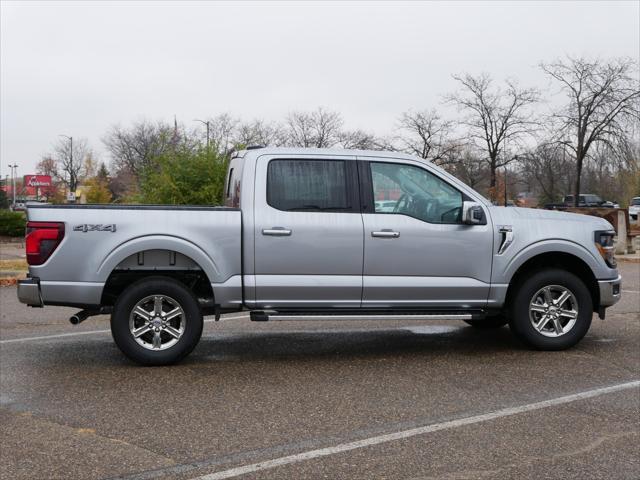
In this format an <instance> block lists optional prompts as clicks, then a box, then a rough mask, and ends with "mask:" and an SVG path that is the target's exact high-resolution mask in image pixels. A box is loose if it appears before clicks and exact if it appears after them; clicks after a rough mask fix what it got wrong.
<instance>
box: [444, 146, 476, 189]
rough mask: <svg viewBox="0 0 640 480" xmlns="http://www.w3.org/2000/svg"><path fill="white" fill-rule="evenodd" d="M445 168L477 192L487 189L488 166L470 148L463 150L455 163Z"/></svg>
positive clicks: (456, 157) (448, 164)
mask: <svg viewBox="0 0 640 480" xmlns="http://www.w3.org/2000/svg"><path fill="white" fill-rule="evenodd" d="M443 168H444V169H445V170H447V171H448V172H449V173H451V174H452V175H455V176H456V177H457V178H459V179H460V180H462V181H463V182H464V183H466V184H467V185H469V186H470V187H471V188H473V189H475V190H480V188H482V187H484V188H486V180H487V164H486V162H485V161H484V160H483V159H482V157H479V156H478V155H477V154H476V153H475V152H473V151H472V150H471V149H469V148H465V149H462V150H461V151H460V152H459V153H458V154H457V155H456V156H455V161H453V162H450V163H447V164H446V165H444V166H443Z"/></svg>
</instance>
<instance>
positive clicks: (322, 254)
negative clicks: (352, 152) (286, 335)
mask: <svg viewBox="0 0 640 480" xmlns="http://www.w3.org/2000/svg"><path fill="white" fill-rule="evenodd" d="M257 162H258V163H257V165H256V179H260V180H259V181H257V182H256V185H255V200H254V201H255V209H254V212H255V213H254V215H255V219H254V221H255V275H256V277H255V283H256V300H257V306H258V308H287V307H288V308H310V309H314V308H315V309H317V308H329V307H331V308H335V307H337V308H358V307H360V301H361V297H362V261H363V226H362V215H361V214H360V205H359V197H358V182H357V178H358V177H357V164H356V160H355V157H348V156H345V157H339V156H338V157H336V156H330V157H322V156H319V157H308V156H296V157H291V156H283V157H272V156H263V157H259V158H258V160H257ZM265 178H266V179H267V181H266V182H264V179H265Z"/></svg>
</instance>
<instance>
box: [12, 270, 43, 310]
mask: <svg viewBox="0 0 640 480" xmlns="http://www.w3.org/2000/svg"><path fill="white" fill-rule="evenodd" d="M18 300H20V302H21V303H26V304H27V305H29V306H31V307H42V306H43V305H44V302H43V301H42V292H41V291H40V279H39V278H36V277H31V278H25V279H24V280H18Z"/></svg>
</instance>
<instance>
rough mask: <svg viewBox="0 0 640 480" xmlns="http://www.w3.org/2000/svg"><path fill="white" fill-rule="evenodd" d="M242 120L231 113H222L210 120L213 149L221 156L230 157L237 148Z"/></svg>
mask: <svg viewBox="0 0 640 480" xmlns="http://www.w3.org/2000/svg"><path fill="white" fill-rule="evenodd" d="M239 123H240V120H238V118H236V117H234V116H232V115H231V114H229V113H221V114H219V115H216V116H215V117H211V118H210V119H209V129H210V134H209V135H210V138H209V142H210V145H211V148H213V149H215V151H216V152H217V153H219V154H220V155H223V156H224V155H228V154H229V153H230V152H231V151H232V150H233V149H234V147H235V138H236V135H237V129H238V125H239Z"/></svg>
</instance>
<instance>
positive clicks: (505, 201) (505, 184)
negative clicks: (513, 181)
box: [504, 165, 509, 207]
mask: <svg viewBox="0 0 640 480" xmlns="http://www.w3.org/2000/svg"><path fill="white" fill-rule="evenodd" d="M504 206H505V207H508V206H509V205H508V203H507V166H506V165H505V166H504Z"/></svg>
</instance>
